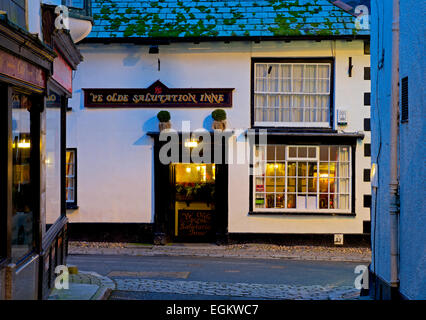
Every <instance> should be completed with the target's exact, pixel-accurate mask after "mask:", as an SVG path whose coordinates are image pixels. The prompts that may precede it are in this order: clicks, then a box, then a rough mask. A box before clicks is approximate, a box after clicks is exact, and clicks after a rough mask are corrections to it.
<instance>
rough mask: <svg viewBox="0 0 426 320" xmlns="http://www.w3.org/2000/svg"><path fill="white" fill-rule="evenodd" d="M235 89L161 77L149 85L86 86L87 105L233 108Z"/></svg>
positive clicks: (104, 106)
mask: <svg viewBox="0 0 426 320" xmlns="http://www.w3.org/2000/svg"><path fill="white" fill-rule="evenodd" d="M233 90H234V89H230V88H228V89H193V88H188V89H181V88H179V89H175V88H168V87H167V86H165V85H164V84H163V83H161V82H160V81H159V80H158V81H156V82H154V83H153V84H152V85H151V86H149V87H148V88H146V89H83V91H84V106H85V107H87V108H94V107H98V108H128V107H136V108H157V107H158V108H164V107H181V108H188V107H194V108H200V107H201V108H202V107H206V108H230V107H232V91H233Z"/></svg>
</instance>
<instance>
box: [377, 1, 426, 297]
mask: <svg viewBox="0 0 426 320" xmlns="http://www.w3.org/2000/svg"><path fill="white" fill-rule="evenodd" d="M372 4H373V7H372V12H373V15H372V19H371V26H372V30H371V32H372V38H371V50H372V51H371V65H372V96H371V99H372V101H371V104H372V112H371V118H372V123H373V127H372V132H373V135H372V150H371V152H372V155H371V156H372V158H371V161H372V163H373V167H372V169H373V168H374V175H373V177H372V179H373V180H372V187H373V199H372V212H371V215H372V237H371V245H372V260H373V261H372V264H371V266H370V275H371V277H370V283H369V287H370V294H371V296H372V297H373V298H375V299H399V298H403V299H426V272H425V270H426V235H425V227H424V226H425V224H426V203H425V187H424V186H425V160H424V159H425V147H424V145H425V127H426V126H425V117H424V114H423V112H424V103H425V93H424V87H423V81H424V72H423V68H422V65H423V62H424V60H425V58H424V47H425V41H424V34H425V24H424V17H423V15H422V12H424V11H425V3H424V2H413V1H378V2H377V1H373V2H372Z"/></svg>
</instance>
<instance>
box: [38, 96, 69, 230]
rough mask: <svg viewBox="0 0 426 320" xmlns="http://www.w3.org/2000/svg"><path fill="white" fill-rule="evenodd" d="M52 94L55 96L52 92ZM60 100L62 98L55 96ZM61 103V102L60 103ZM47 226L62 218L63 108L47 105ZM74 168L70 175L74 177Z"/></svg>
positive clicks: (52, 104) (56, 105)
mask: <svg viewBox="0 0 426 320" xmlns="http://www.w3.org/2000/svg"><path fill="white" fill-rule="evenodd" d="M51 94H54V93H52V92H51ZM54 95H55V97H56V98H57V99H58V100H59V99H60V96H59V95H56V94H54ZM58 102H59V101H58ZM45 146H46V224H48V225H51V224H53V223H55V221H56V220H57V219H58V218H59V217H60V216H61V108H60V104H56V103H51V102H48V103H47V104H46V144H45ZM73 169H74V168H72V172H71V173H70V175H74V172H73V171H74V170H73ZM46 230H47V226H46Z"/></svg>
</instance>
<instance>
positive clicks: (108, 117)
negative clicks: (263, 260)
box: [67, 41, 370, 233]
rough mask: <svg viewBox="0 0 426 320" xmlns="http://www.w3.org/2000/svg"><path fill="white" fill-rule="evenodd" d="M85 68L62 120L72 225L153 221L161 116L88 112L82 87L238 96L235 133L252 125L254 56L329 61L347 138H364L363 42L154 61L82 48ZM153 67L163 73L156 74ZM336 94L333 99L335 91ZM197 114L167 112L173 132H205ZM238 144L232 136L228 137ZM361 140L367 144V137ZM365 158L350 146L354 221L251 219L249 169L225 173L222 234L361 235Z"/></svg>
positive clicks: (177, 53) (232, 50) (242, 48)
mask: <svg viewBox="0 0 426 320" xmlns="http://www.w3.org/2000/svg"><path fill="white" fill-rule="evenodd" d="M79 49H80V50H81V53H82V54H83V56H84V62H83V63H82V64H80V65H79V69H78V71H77V72H76V76H75V78H74V82H73V84H74V92H73V98H72V99H71V100H70V102H69V106H70V107H72V108H73V110H72V112H69V113H68V116H67V145H68V147H76V148H77V149H78V150H77V157H78V160H77V163H78V171H77V174H78V188H77V190H78V206H79V209H78V210H73V211H69V213H68V217H69V219H70V221H71V222H153V216H154V203H153V198H154V197H153V175H152V172H153V167H152V163H153V150H152V139H151V138H150V137H148V136H147V135H146V133H147V132H148V131H157V130H158V121H157V119H156V114H157V112H158V111H159V110H161V109H159V108H149V109H145V108H144V109H130V108H128V109H125V108H118V109H116V110H113V109H111V108H105V109H90V108H84V106H83V95H82V90H81V88H146V87H148V86H149V85H151V84H152V83H153V82H154V81H156V80H161V81H162V82H163V83H164V84H165V85H167V86H169V87H170V88H235V90H234V93H233V107H232V108H230V109H227V110H226V111H227V115H228V124H229V127H230V128H233V129H244V130H245V129H247V128H249V127H250V82H251V78H250V68H251V58H252V57H277V58H279V57H332V56H333V53H334V55H335V58H336V69H337V70H336V80H335V82H336V94H335V95H336V96H335V106H336V107H337V108H339V107H341V106H342V107H345V108H346V109H347V110H348V119H349V120H348V125H347V126H345V127H342V128H341V129H343V130H344V131H346V132H355V131H362V130H363V119H364V117H365V118H369V107H366V106H363V93H364V92H369V91H370V88H369V85H370V83H369V82H370V81H365V80H363V68H364V67H366V66H369V56H367V55H364V53H363V42H362V41H353V42H347V41H336V42H335V45H333V47H332V42H330V41H322V42H315V41H299V42H298V41H293V42H291V43H285V42H262V43H260V44H254V43H253V44H251V43H249V42H235V43H234V42H232V43H230V44H224V43H201V44H198V45H196V44H172V45H168V46H160V53H159V54H158V55H154V54H148V47H147V46H136V45H113V44H110V45H103V44H96V45H94V44H91V45H89V44H82V45H79ZM349 56H351V57H353V64H354V70H353V76H352V77H351V78H349V77H348V76H347V68H348V57H349ZM158 59H160V66H161V68H160V71H158ZM339 90H340V91H339ZM212 110H213V109H204V108H191V109H190V108H170V109H169V111H170V112H171V116H172V123H173V128H174V129H177V130H180V129H181V121H184V120H189V121H190V122H191V130H194V129H197V128H205V129H208V130H210V129H211V123H212V119H211V116H210V114H211V112H212ZM234 139H235V137H234ZM364 141H366V142H369V141H370V136H369V133H366V137H365V139H364ZM369 162H370V159H369V158H367V159H365V158H364V157H363V145H362V142H360V143H359V144H358V146H357V155H356V166H357V167H356V170H357V181H356V185H357V192H359V195H358V197H357V199H356V214H357V215H356V217H315V216H313V217H312V216H309V217H295V216H286V217H277V216H270V217H266V216H265V217H259V216H256V217H255V216H248V207H249V174H248V163H247V164H244V165H237V164H231V165H230V166H229V226H228V229H229V232H262V233H263V232H271V233H299V232H300V233H333V232H339V233H340V232H342V233H362V222H363V220H369V219H370V217H369V209H367V208H362V194H364V193H365V194H370V189H369V183H364V182H362V177H363V175H362V173H363V169H364V168H369V167H370V164H369Z"/></svg>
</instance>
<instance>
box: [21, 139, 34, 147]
mask: <svg viewBox="0 0 426 320" xmlns="http://www.w3.org/2000/svg"><path fill="white" fill-rule="evenodd" d="M30 147H31V143H30V142H27V141H25V139H24V140H22V141H21V142H18V148H22V149H28V148H30Z"/></svg>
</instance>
